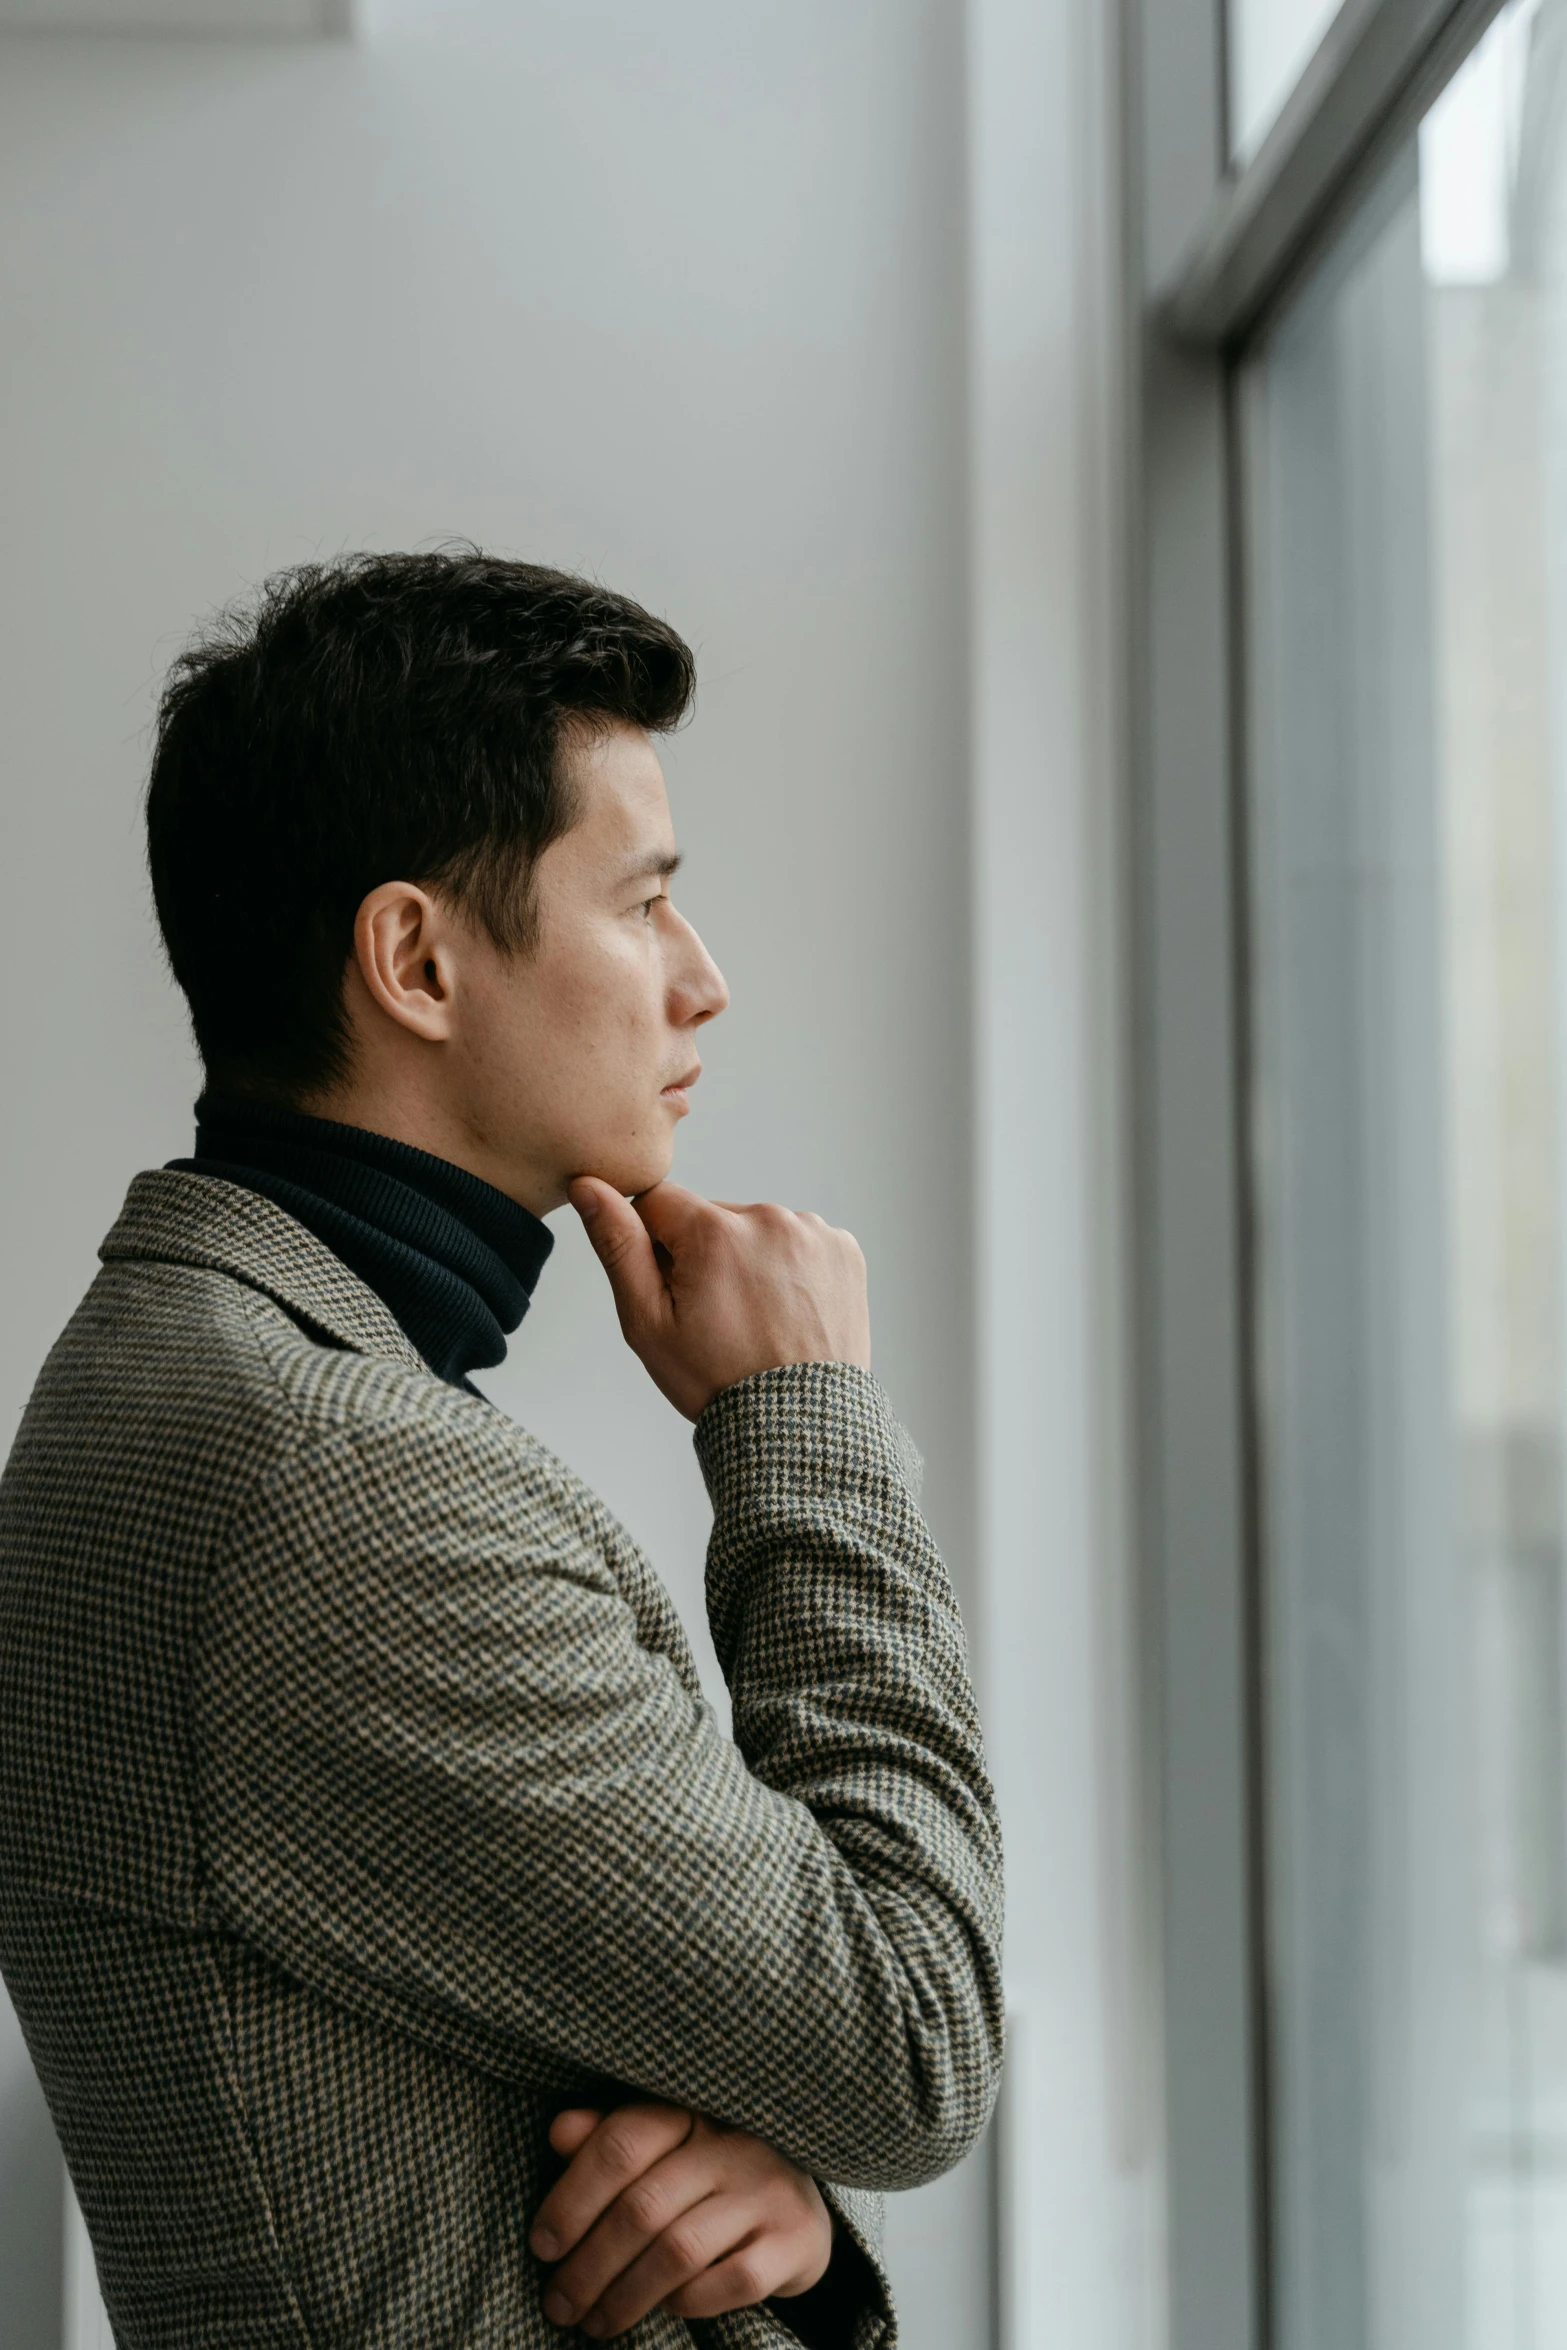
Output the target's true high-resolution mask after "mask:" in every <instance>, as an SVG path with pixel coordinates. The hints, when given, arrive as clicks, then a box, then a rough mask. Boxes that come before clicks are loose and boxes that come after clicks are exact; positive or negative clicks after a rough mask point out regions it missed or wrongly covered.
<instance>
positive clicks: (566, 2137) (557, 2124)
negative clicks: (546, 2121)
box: [550, 2105, 604, 2154]
mask: <svg viewBox="0 0 1567 2350" xmlns="http://www.w3.org/2000/svg"><path fill="white" fill-rule="evenodd" d="M603 2119H604V2116H603V2115H602V2113H600V2112H599V2111H598V2110H597V2109H596V2108H595V2107H593V2106H590V2105H570V2106H568V2107H567V2108H566V2110H565V2112H564V2113H558V2114H557V2115H556V2116H555V2119H554V2120H553V2121H552V2122H551V2123H550V2144H551V2145H552V2146H553V2147H554V2149H555V2151H556V2153H557V2154H575V2153H576V2151H577V2149H578V2147H579V2146H582V2145H585V2144H586V2142H587V2140H588V2139H589V2138H591V2137H592V2135H593V2133H594V2131H595V2130H596V2129H597V2128H598V2125H599V2123H600V2122H601V2121H602V2120H603Z"/></svg>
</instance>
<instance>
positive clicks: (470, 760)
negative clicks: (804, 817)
mask: <svg viewBox="0 0 1567 2350" xmlns="http://www.w3.org/2000/svg"><path fill="white" fill-rule="evenodd" d="M694 687H695V664H694V662H693V660H692V656H691V653H690V650H689V648H688V647H687V646H686V645H685V644H684V643H683V642H682V640H681V639H680V638H679V637H678V636H677V635H676V634H675V631H674V630H673V629H672V628H670V627H669V626H668V625H667V623H666V622H664V621H662V620H658V619H655V618H654V617H653V615H652V614H651V613H649V612H645V611H644V610H643V609H642V607H641V606H640V605H639V604H634V603H632V602H631V601H630V599H629V598H628V597H625V596H617V595H612V594H611V593H610V592H609V591H608V590H607V589H605V588H602V587H598V586H596V585H595V584H594V583H593V582H591V581H589V580H585V579H576V578H573V577H572V576H571V575H570V574H569V573H566V572H563V571H548V570H545V569H543V568H541V567H540V566H539V565H537V564H533V563H514V562H509V561H507V560H505V559H503V558H501V557H498V556H494V555H486V554H483V553H481V552H480V551H479V550H478V549H477V548H471V547H462V548H457V549H447V550H443V551H442V552H440V553H431V554H417V555H348V556H344V557H342V558H340V559H339V560H337V561H335V562H331V563H311V564H304V565H301V566H300V567H299V568H298V569H296V570H292V571H284V572H279V573H278V574H277V575H276V576H275V577H274V578H271V579H269V580H267V581H266V582H265V584H264V585H263V587H262V588H261V589H260V591H259V593H258V594H257V595H255V596H254V597H253V598H251V599H250V600H248V601H247V602H244V603H241V604H236V605H233V606H231V607H229V608H228V609H227V610H226V611H224V612H222V613H220V614H219V615H218V617H217V619H216V620H215V621H213V622H212V623H211V624H210V625H208V626H207V627H205V628H204V629H203V630H202V632H201V633H200V635H199V636H198V637H197V638H196V639H195V640H194V641H193V642H192V643H191V644H189V645H188V646H187V647H186V648H185V650H184V651H183V652H182V653H181V654H180V656H179V659H178V660H177V661H176V662H175V664H174V666H173V669H172V670H171V671H170V674H169V678H168V682H167V684H166V686H165V688H164V692H163V697H162V700H161V702H160V704H159V709H158V720H157V734H156V746H155V749H154V753H153V760H152V777H151V781H150V783H149V786H148V791H147V849H148V862H149V865H150V868H151V873H152V890H153V898H154V902H155V904H156V906H157V910H158V922H159V925H160V927H161V929H162V932H163V942H164V946H165V948H166V950H167V953H168V958H169V964H170V967H171V969H172V970H173V973H174V976H175V978H176V979H177V980H178V982H179V984H180V986H181V987H182V988H183V989H184V991H185V996H186V1000H187V1002H188V1003H189V1006H190V1016H191V1024H192V1027H193V1028H194V1030H195V1035H196V1044H197V1047H198V1049H199V1051H200V1053H201V1057H202V1062H203V1064H204V1066H205V1069H206V1074H207V1082H208V1084H209V1085H210V1086H213V1087H215V1088H218V1089H221V1090H223V1091H227V1092H236V1093H244V1094H252V1095H257V1096H261V1097H264V1098H270V1099H274V1100H279V1101H285V1102H286V1101H291V1100H294V1099H297V1098H298V1097H299V1096H300V1095H301V1094H303V1093H306V1092H308V1091H310V1090H311V1089H313V1088H315V1087H317V1086H319V1085H322V1084H324V1083H329V1082H331V1081H332V1080H333V1079H335V1078H338V1077H341V1076H343V1075H344V1074H346V1072H347V1068H348V1065H349V1036H348V1030H347V1025H346V1021H345V1018H344V1012H343V978H344V972H345V968H346V965H347V960H348V957H349V954H350V952H351V951H352V944H353V924H354V916H355V914H356V913H357V911H358V908H359V905H360V903H361V901H362V900H363V898H364V897H365V895H366V893H367V892H368V891H370V890H372V889H374V888H375V887H376V885H377V884H378V883H379V882H383V881H414V882H418V883H420V884H421V885H423V886H425V887H430V888H437V887H438V888H439V889H440V890H441V891H442V892H443V894H444V895H446V896H447V897H448V898H449V899H451V900H452V901H454V902H455V903H456V904H458V905H460V906H461V907H462V908H463V910H464V911H465V912H466V913H468V914H469V915H470V916H471V917H472V918H474V919H476V920H477V921H478V922H480V923H481V924H482V925H483V927H484V928H485V929H486V930H487V931H488V933H489V935H490V936H491V938H493V939H494V940H495V941H496V943H497V944H498V945H500V946H502V947H503V948H505V949H506V950H508V951H509V952H521V951H524V950H525V949H526V948H527V946H528V945H529V943H530V940H531V936H532V925H533V918H534V907H533V896H532V890H531V877H532V870H533V866H534V864H535V862H536V861H537V859H538V858H539V856H540V855H541V854H542V852H543V851H544V850H545V849H546V848H547V847H548V846H549V844H550V842H551V841H552V840H554V839H556V838H557V837H558V836H559V835H560V834H561V833H562V832H564V831H566V830H567V829H568V828H569V826H570V825H571V823H572V822H573V820H574V817H575V813H576V810H575V804H574V801H573V797H572V792H571V785H570V779H569V775H568V774H567V773H566V765H567V762H566V760H565V759H564V757H563V753H564V751H565V749H566V747H567V744H568V740H569V737H570V734H571V730H572V725H573V722H574V721H575V722H577V723H578V724H580V723H582V722H584V721H585V722H587V723H588V724H589V725H606V724H613V723H615V722H616V721H624V722H626V723H628V724H630V725H633V726H641V727H646V728H647V729H648V731H649V732H650V733H663V732H667V730H668V729H669V728H671V727H673V726H675V725H678V723H679V722H680V720H681V719H682V718H683V717H684V716H685V714H686V712H687V710H688V709H689V707H690V703H691V697H692V693H693V690H694Z"/></svg>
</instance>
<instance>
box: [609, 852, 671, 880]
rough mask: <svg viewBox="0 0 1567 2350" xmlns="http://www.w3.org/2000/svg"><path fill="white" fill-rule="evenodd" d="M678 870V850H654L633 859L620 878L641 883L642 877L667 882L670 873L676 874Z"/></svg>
mask: <svg viewBox="0 0 1567 2350" xmlns="http://www.w3.org/2000/svg"><path fill="white" fill-rule="evenodd" d="M679 870H680V852H679V850H678V849H662V850H658V849H655V850H650V851H649V852H648V853H647V854H645V855H640V856H636V857H633V858H632V859H631V861H630V862H629V864H628V865H627V866H626V867H625V869H624V871H623V872H622V874H621V876H620V878H621V880H622V881H641V880H642V879H643V878H644V877H646V878H648V879H649V880H652V879H655V878H656V879H658V880H661V881H667V880H668V878H669V876H670V874H671V873H678V872H679Z"/></svg>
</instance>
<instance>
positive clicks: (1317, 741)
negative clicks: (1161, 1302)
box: [1244, 0, 1567, 2350]
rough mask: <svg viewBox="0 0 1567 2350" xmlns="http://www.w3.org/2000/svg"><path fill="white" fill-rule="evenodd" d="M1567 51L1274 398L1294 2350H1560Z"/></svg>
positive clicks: (1277, 1602) (1273, 1172) (1269, 1024)
mask: <svg viewBox="0 0 1567 2350" xmlns="http://www.w3.org/2000/svg"><path fill="white" fill-rule="evenodd" d="M1564 40H1567V9H1563V8H1561V7H1560V6H1557V5H1553V0H1544V5H1541V6H1537V7H1532V8H1531V7H1517V6H1515V7H1514V8H1512V9H1511V10H1509V11H1507V12H1506V13H1505V14H1504V16H1503V17H1502V18H1501V20H1500V21H1499V22H1498V23H1497V25H1496V26H1495V27H1494V28H1493V30H1492V31H1491V32H1490V33H1489V34H1488V35H1487V37H1486V39H1485V40H1484V42H1483V43H1482V45H1481V47H1480V48H1479V50H1478V51H1477V52H1476V53H1475V54H1474V55H1473V56H1472V57H1471V59H1470V61H1469V62H1468V64H1467V65H1466V66H1465V67H1464V68H1463V70H1462V71H1461V73H1460V74H1459V76H1458V77H1457V79H1456V80H1455V81H1454V82H1453V84H1452V85H1451V87H1450V88H1449V89H1448V90H1447V92H1446V93H1445V94H1444V96H1443V97H1442V98H1441V100H1440V101H1439V102H1438V103H1437V105H1436V106H1435V107H1434V108H1433V110H1432V111H1431V112H1430V113H1429V114H1428V116H1427V118H1426V120H1425V122H1424V124H1423V125H1422V126H1421V130H1420V134H1419V136H1418V138H1417V139H1414V140H1412V141H1411V142H1410V143H1409V144H1408V145H1407V146H1406V147H1405V148H1404V149H1403V150H1402V152H1401V153H1400V154H1399V155H1398V156H1397V158H1396V159H1395V161H1394V162H1393V164H1392V165H1391V168H1390V170H1389V171H1388V173H1387V176H1386V177H1385V179H1384V180H1383V183H1382V185H1381V187H1380V189H1379V190H1378V191H1377V192H1376V194H1375V195H1374V196H1372V197H1371V198H1369V199H1368V201H1367V202H1366V204H1365V205H1364V206H1363V207H1362V209H1361V212H1360V214H1359V217H1358V219H1357V222H1356V225H1355V227H1354V229H1353V230H1352V231H1351V232H1350V233H1349V235H1348V236H1347V238H1345V239H1343V240H1341V242H1340V244H1339V245H1338V247H1337V248H1336V249H1335V250H1334V252H1333V253H1332V254H1331V256H1330V257H1329V258H1328V260H1327V261H1326V262H1325V263H1324V264H1323V265H1322V266H1321V267H1320V268H1319V270H1318V272H1317V274H1316V276H1315V278H1314V279H1313V281H1312V282H1311V284H1310V285H1309V286H1308V287H1307V288H1306V290H1305V291H1304V292H1303V293H1301V294H1300V295H1299V296H1297V298H1296V299H1295V300H1294V302H1293V303H1292V304H1291V305H1290V307H1289V308H1288V310H1287V311H1286V312H1285V313H1284V314H1283V315H1282V316H1281V317H1280V319H1279V320H1278V322H1277V323H1276V324H1275V326H1274V327H1273V328H1272V330H1271V331H1270V332H1269V333H1268V335H1267V336H1266V339H1265V341H1264V343H1263V345H1262V347H1261V348H1260V350H1258V351H1257V352H1256V353H1255V355H1254V356H1253V357H1252V358H1251V360H1250V361H1249V363H1248V365H1247V368H1246V371H1245V377H1244V393H1245V436H1246V444H1247V449H1246V457H1247V474H1246V492H1245V494H1246V500H1247V534H1248V546H1249V553H1250V563H1251V573H1252V583H1253V586H1252V596H1251V601H1250V610H1249V621H1250V627H1249V630H1248V642H1249V646H1250V650H1251V660H1250V677H1251V693H1250V710H1251V720H1252V724H1251V733H1250V741H1249V746H1248V749H1249V755H1248V759H1247V770H1248V775H1249V797H1250V806H1251V811H1252V822H1251V826H1250V831H1251V840H1252V849H1253V856H1252V882H1253V890H1254V919H1253V922H1252V926H1251V929H1252V936H1253V939H1254V942H1255V948H1254V962H1253V970H1252V982H1253V987H1254V990H1255V997H1254V1004H1255V1013H1254V1024H1253V1028H1254V1039H1255V1057H1254V1064H1253V1070H1252V1085H1253V1093H1252V1106H1253V1119H1252V1135H1253V1144H1254V1182H1255V1198H1256V1203H1257V1209H1258V1215H1259V1241H1260V1247H1259V1260H1258V1272H1259V1283H1258V1305H1259V1312H1260V1329H1259V1343H1258V1349H1257V1358H1256V1359H1257V1368H1258V1390H1259V1394H1258V1401H1259V1405H1260V1423H1261V1434H1262V1446H1263V1476H1262V1491H1263V1495H1264V1512H1263V1564H1264V1607H1263V1624H1264V1639H1263V1646H1262V1653H1261V1658H1260V1666H1261V1671H1262V1676H1263V1719H1264V1724H1265V1746H1266V1756H1267V1765H1266V1795H1265V1814H1264V1816H1265V1823H1266V1836H1265V1850H1266V1856H1267V1858H1266V1887H1265V1890H1266V1896H1267V1918H1268V1934H1267V1950H1268V1992H1269V2012H1270V2019H1271V2081H1272V2098H1271V2109H1272V2120H1271V2149H1270V2151H1271V2172H1272V2180H1273V2234H1274V2245H1275V2312H1276V2326H1277V2339H1278V2342H1279V2344H1280V2350H1326V2346H1327V2345H1333V2346H1334V2350H1340V2346H1343V2350H1349V2346H1350V2345H1355V2346H1356V2350H1360V2346H1361V2345H1364V2346H1365V2350H1395V2346H1402V2345H1404V2344H1407V2343H1410V2342H1420V2343H1423V2344H1436V2343H1445V2344H1451V2345H1453V2346H1454V2350H1457V2346H1458V2345H1462V2346H1463V2350H1526V2346H1532V2345H1534V2344H1536V2343H1544V2342H1550V2341H1562V2340H1567V1817H1564V1800H1567V1751H1564V1743H1563V1675H1564V1667H1567V1646H1564V1634H1567V1619H1564V1607H1563V1590H1562V1576H1563V1527H1564V1511H1563V1474H1562V1472H1563V1430H1564V1419H1563V1414H1564V1407H1567V1396H1564V1389H1563V1367H1562V1366H1563V1312H1564V1293H1563V1280H1562V1239H1563V1232H1564V1220H1567V1188H1564V1167H1563V1157H1562V1148H1561V1106H1562V1101H1563V1097H1564V1086H1563V1077H1564V1072H1567V969H1564V963H1563V946H1564V941H1563V935H1562V922H1561V909H1562V906H1563V902H1564V886H1567V724H1564V721H1567V697H1564V695H1563V691H1562V684H1561V678H1562V676H1563V675H1564V674H1567V666H1564V663H1563V661H1562V660H1561V658H1560V654H1559V652H1556V651H1553V648H1564V647H1567V472H1564V471H1563V459H1564V457H1567V266H1564V265H1567V213H1564V211H1563V195H1564V193H1567V175H1564V172H1563V169H1562V160H1563V157H1564V156H1567V113H1564V105H1567V85H1564V83H1563V82H1562V80H1561V78H1560V76H1561V68H1562V66H1563V65H1564V64H1567V48H1564V46H1563V43H1564Z"/></svg>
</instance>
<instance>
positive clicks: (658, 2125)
mask: <svg viewBox="0 0 1567 2350" xmlns="http://www.w3.org/2000/svg"><path fill="white" fill-rule="evenodd" d="M564 2118H565V2117H564V2116H561V2117H558V2119H557V2123H556V2127H557V2128H558V2127H559V2122H560V2120H562V2119H564ZM691 2126H692V2125H691V2116H690V2114H689V2113H687V2112H686V2110H685V2108H684V2107H683V2106H679V2105H652V2104H648V2105H622V2106H618V2107H617V2108H616V2110H615V2111H614V2112H613V2113H612V2114H610V2115H609V2116H608V2118H607V2119H606V2120H604V2121H601V2122H597V2123H596V2124H595V2127H594V2128H593V2129H592V2130H591V2131H590V2132H589V2133H588V2134H587V2136H586V2137H584V2138H583V2140H582V2141H581V2142H580V2144H579V2145H578V2147H577V2150H576V2152H575V2153H574V2154H573V2155H572V2158H571V2162H570V2164H569V2166H568V2168H567V2169H566V2172H565V2174H564V2175H563V2176H562V2177H561V2178H558V2179H557V2180H556V2182H555V2184H554V2186H553V2187H552V2188H551V2189H550V2191H549V2193H548V2194H547V2195H546V2196H545V2198H544V2201H543V2202H542V2203H541V2204H540V2205H539V2208H538V2212H537V2214H536V2216H535V2218H534V2222H533V2226H532V2228H531V2230H530V2231H529V2236H528V2241H529V2243H530V2244H531V2246H532V2248H533V2250H534V2252H535V2254H536V2255H537V2257H538V2258H539V2259H540V2260H560V2259H562V2258H563V2257H564V2256H565V2254H567V2253H568V2252H570V2250H571V2249H572V2247H573V2245H575V2244H579V2243H580V2242H581V2240H582V2238H583V2237H584V2235H586V2233H587V2231H588V2230H589V2228H591V2227H592V2225H593V2223H594V2221H595V2220H597V2219H598V2218H599V2216H600V2214H601V2213H602V2212H604V2211H606V2210H607V2209H608V2208H609V2206H610V2205H611V2204H612V2203H613V2202H614V2201H615V2198H616V2197H617V2196H618V2195H619V2194H620V2193H621V2192H622V2190H623V2189H625V2188H627V2187H629V2186H630V2185H631V2183H632V2181H633V2180H635V2179H640V2178H641V2176H642V2174H643V2172H644V2171H646V2170H647V2169H649V2168H650V2167H651V2166H652V2165H653V2164H655V2163H657V2162H659V2161H660V2160H661V2159H662V2158H663V2157H664V2156H665V2155H667V2154H670V2153H672V2152H673V2150H674V2149H675V2147H677V2146H679V2145H680V2144H681V2143H682V2142H683V2141H684V2140H685V2139H686V2138H688V2137H689V2136H690V2135H691ZM550 2135H551V2140H552V2142H553V2139H554V2130H552V2131H551V2133H550ZM557 2151H563V2149H557Z"/></svg>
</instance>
